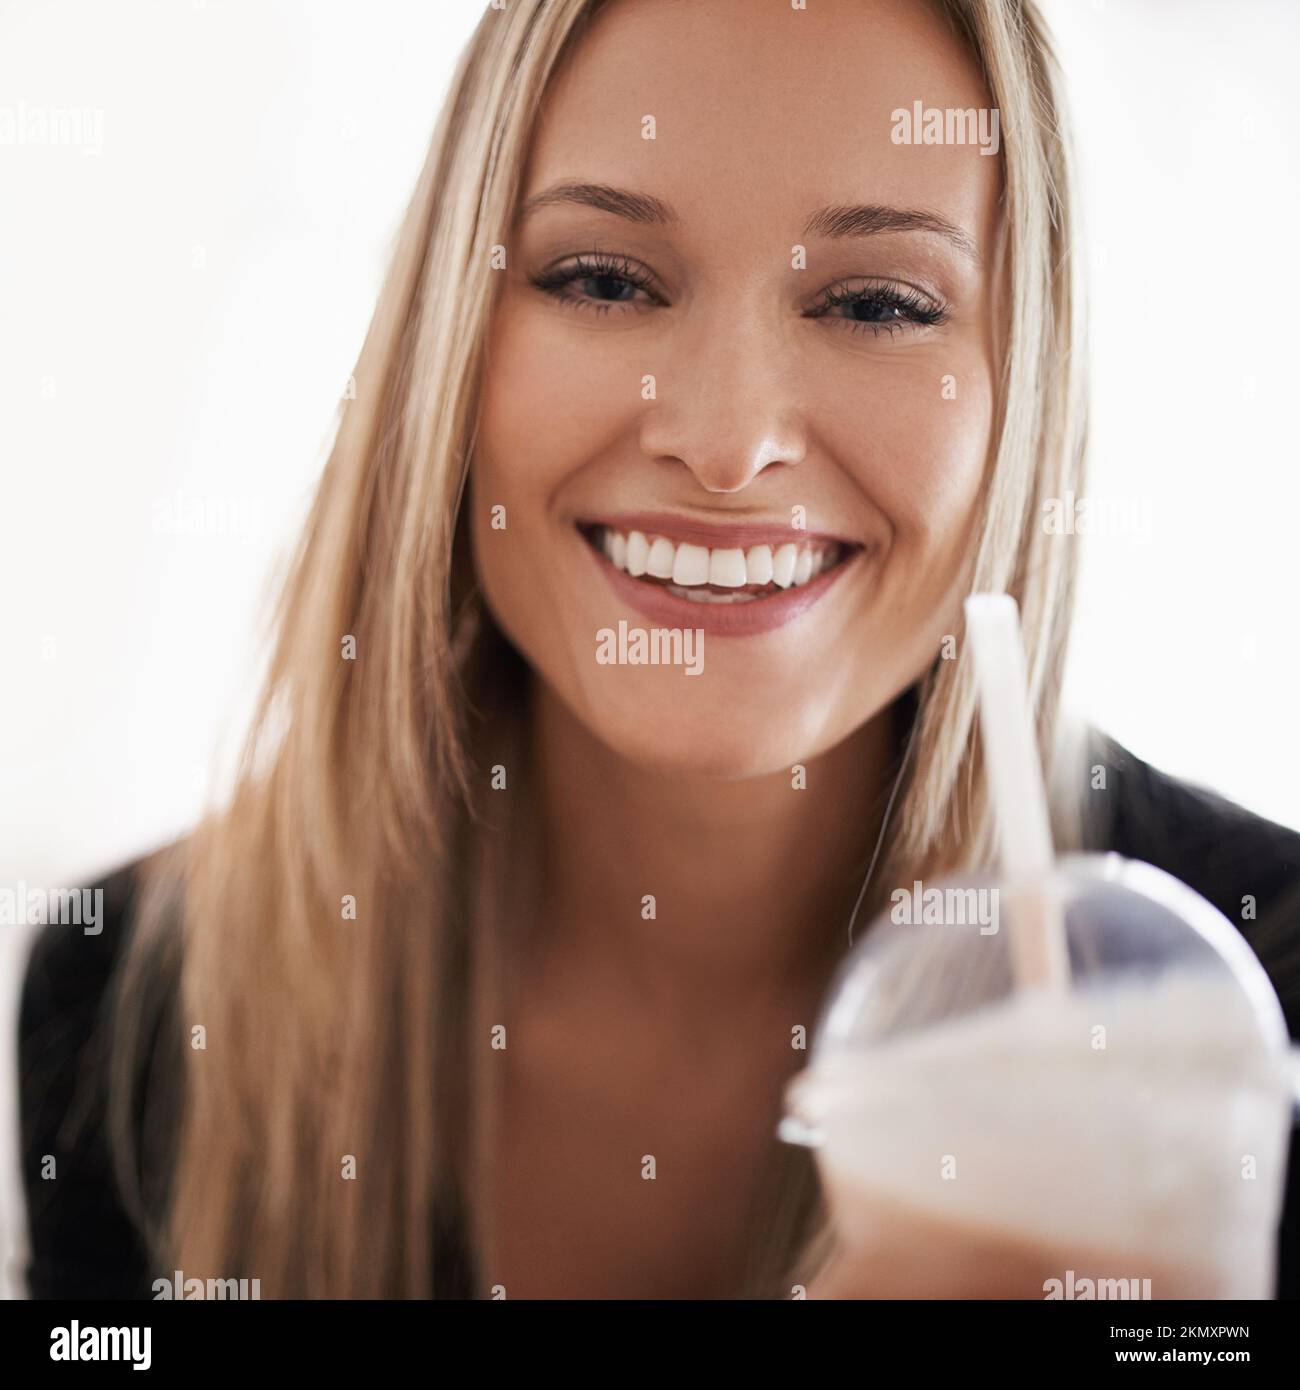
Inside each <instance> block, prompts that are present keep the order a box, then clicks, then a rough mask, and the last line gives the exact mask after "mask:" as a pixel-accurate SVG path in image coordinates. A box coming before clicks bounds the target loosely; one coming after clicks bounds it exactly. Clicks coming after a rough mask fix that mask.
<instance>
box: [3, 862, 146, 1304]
mask: <svg viewBox="0 0 1300 1390" xmlns="http://www.w3.org/2000/svg"><path fill="white" fill-rule="evenodd" d="M145 871H146V861H139V862H137V863H133V864H130V865H128V866H126V867H125V868H122V869H120V870H118V871H117V872H115V873H112V874H109V875H108V876H106V877H104V878H102V879H100V880H99V881H98V882H96V883H94V884H93V885H92V886H91V888H90V889H89V892H90V894H91V895H92V896H91V898H90V901H91V902H93V903H94V904H95V911H94V914H93V921H92V920H91V919H90V915H89V914H87V915H85V916H83V918H82V921H81V924H80V925H77V924H68V923H62V922H58V921H51V922H49V923H47V924H46V925H44V926H42V927H40V928H39V930H38V933H37V936H36V938H35V941H34V943H33V946H32V950H31V954H30V956H29V958H28V962H27V968H26V972H25V975H24V979H23V985H22V994H21V1000H20V1004H19V1016H18V1064H19V1077H18V1101H19V1129H20V1137H21V1149H22V1170H23V1186H24V1190H25V1194H26V1199H27V1215H28V1226H29V1234H30V1264H29V1267H28V1271H27V1275H28V1286H29V1291H30V1293H31V1295H32V1296H33V1297H36V1298H48V1297H110V1298H111V1297H144V1296H147V1261H146V1259H145V1253H144V1245H143V1241H142V1240H141V1237H140V1235H139V1233H138V1231H137V1229H136V1226H135V1223H134V1222H133V1221H132V1220H131V1219H130V1218H129V1217H128V1215H127V1208H126V1204H125V1202H124V1201H123V1199H122V1196H121V1192H120V1189H119V1187H118V1182H117V1177H116V1170H115V1166H114V1142H113V1134H112V1117H111V1113H110V1105H109V1098H110V1091H111V1086H112V1028H113V1022H114V1008H115V1003H116V985H117V982H118V979H119V974H120V968H121V967H122V965H123V963H124V961H125V959H126V956H127V952H128V948H129V945H130V942H131V940H132V938H133V936H134V933H135V929H136V925H137V921H138V910H139V904H140V900H141V893H142V888H143V877H144V873H145ZM136 1137H137V1138H138V1136H136Z"/></svg>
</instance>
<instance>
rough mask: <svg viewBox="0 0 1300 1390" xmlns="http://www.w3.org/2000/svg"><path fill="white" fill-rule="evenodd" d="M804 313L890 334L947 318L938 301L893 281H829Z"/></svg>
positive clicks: (864, 329)
mask: <svg viewBox="0 0 1300 1390" xmlns="http://www.w3.org/2000/svg"><path fill="white" fill-rule="evenodd" d="M838 310H846V311H847V312H844V313H840V312H837V311H838ZM805 317H807V318H815V319H820V318H834V319H841V320H846V321H847V322H848V323H849V325H850V327H851V328H852V329H853V330H854V331H859V330H861V331H870V332H872V333H877V334H878V333H881V332H884V333H889V334H890V335H891V336H892V335H893V334H895V333H898V332H901V331H902V330H903V329H905V328H930V327H934V326H936V325H938V324H942V323H946V322H947V321H948V314H947V311H946V310H945V309H944V307H943V306H942V305H941V304H938V303H936V302H935V301H934V300H931V299H929V298H928V297H927V296H924V295H922V294H921V293H920V292H919V291H917V290H914V289H912V288H911V287H910V286H906V285H893V284H879V285H869V286H864V287H859V288H856V289H851V288H849V287H847V286H843V285H833V286H832V287H831V288H830V289H829V290H827V291H826V292H825V294H824V295H823V296H822V299H821V302H820V303H819V304H818V305H817V306H816V307H815V308H813V309H810V310H809V311H808V312H807V314H806V315H805Z"/></svg>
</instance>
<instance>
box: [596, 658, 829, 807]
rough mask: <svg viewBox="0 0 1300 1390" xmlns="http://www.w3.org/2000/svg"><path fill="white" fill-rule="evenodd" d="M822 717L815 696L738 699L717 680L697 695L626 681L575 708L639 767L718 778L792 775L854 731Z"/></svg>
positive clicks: (679, 679) (607, 743) (602, 739)
mask: <svg viewBox="0 0 1300 1390" xmlns="http://www.w3.org/2000/svg"><path fill="white" fill-rule="evenodd" d="M621 674H626V673H621ZM683 679H685V681H686V683H687V684H688V685H689V684H692V683H693V681H692V678H689V677H687V678H683V677H682V676H680V675H677V676H676V677H675V681H676V682H677V683H678V685H680V683H681V682H682V681H683ZM805 695H806V692H805ZM825 716H826V711H825V710H824V709H822V708H820V707H819V705H818V704H817V702H814V701H807V702H806V703H804V704H799V703H796V702H793V701H790V702H784V703H783V702H781V701H778V700H765V701H762V702H761V703H759V702H755V701H754V700H753V699H752V697H751V699H750V700H748V701H740V700H737V699H736V698H724V697H722V696H721V693H720V692H719V690H718V688H717V687H716V686H715V687H714V688H712V689H710V690H704V689H701V690H700V691H699V692H698V694H693V693H692V692H690V691H688V690H686V689H679V688H678V686H677V685H674V686H673V687H671V688H670V689H668V690H664V689H662V688H656V689H653V690H638V689H636V688H633V687H632V686H630V685H629V687H628V688H626V690H625V691H620V692H618V693H617V694H616V695H615V694H613V693H612V692H608V691H607V692H605V698H603V699H601V700H599V702H592V703H591V704H589V705H587V707H586V708H585V709H582V710H580V711H578V717H579V718H580V719H581V720H582V722H583V723H584V724H585V725H586V726H587V728H588V730H589V731H590V732H591V733H592V734H593V735H594V736H595V737H596V738H598V739H599V740H600V742H601V743H603V744H604V745H605V746H606V747H607V748H609V749H610V750H611V751H612V752H613V753H615V754H616V755H617V756H618V757H620V758H622V759H623V760H625V761H626V762H628V763H630V764H631V765H633V766H635V767H639V768H642V769H644V770H646V771H653V772H661V773H663V774H665V775H672V776H683V775H694V776H698V777H705V778H712V779H716V780H719V781H736V780H743V779H746V778H751V777H764V776H772V775H775V774H783V775H788V774H789V773H790V770H791V769H792V768H793V767H794V766H795V764H796V763H804V764H807V763H809V762H811V761H812V760H813V759H814V758H816V757H817V756H819V755H820V754H821V753H823V752H825V751H826V750H827V749H829V748H831V747H833V746H834V745H835V744H836V743H837V742H839V740H840V739H841V738H843V737H844V736H845V735H846V734H847V733H848V732H850V730H849V729H844V730H839V731H837V730H835V729H833V728H831V727H829V726H828V723H827V720H826V717H825Z"/></svg>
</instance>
